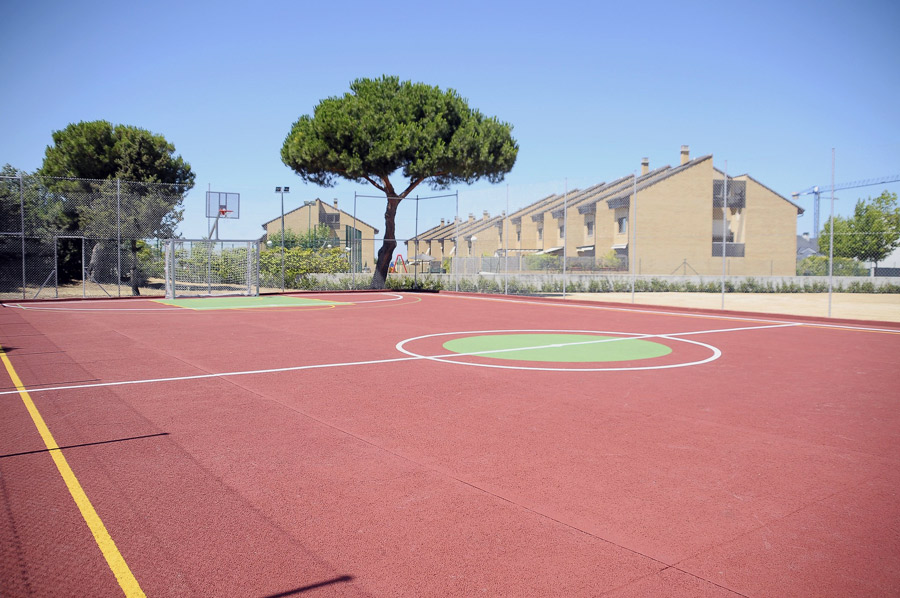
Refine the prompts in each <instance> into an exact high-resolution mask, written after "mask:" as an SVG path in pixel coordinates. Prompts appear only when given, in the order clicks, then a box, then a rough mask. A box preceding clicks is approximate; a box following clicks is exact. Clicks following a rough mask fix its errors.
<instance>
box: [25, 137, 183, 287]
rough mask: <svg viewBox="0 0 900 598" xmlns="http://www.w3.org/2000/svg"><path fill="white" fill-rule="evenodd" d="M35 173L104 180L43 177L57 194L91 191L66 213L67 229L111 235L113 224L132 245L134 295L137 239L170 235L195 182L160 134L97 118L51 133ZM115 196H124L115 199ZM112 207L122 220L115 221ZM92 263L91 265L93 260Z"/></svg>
mask: <svg viewBox="0 0 900 598" xmlns="http://www.w3.org/2000/svg"><path fill="white" fill-rule="evenodd" d="M39 174H41V175H43V176H44V177H74V178H79V179H100V180H101V181H105V182H99V183H98V182H91V181H84V180H82V181H71V180H64V179H56V178H54V179H50V178H48V179H45V180H46V184H47V186H48V188H50V189H51V190H52V191H55V192H57V193H62V194H65V193H67V192H73V191H91V192H93V195H92V198H91V201H89V202H85V203H82V204H80V205H78V207H77V208H76V213H74V214H71V213H70V214H69V218H70V219H71V220H72V221H73V222H72V223H71V228H72V229H73V230H80V231H82V232H85V233H88V234H93V235H94V236H96V237H100V238H104V237H105V238H113V237H114V236H115V233H114V232H113V231H114V230H116V227H117V226H118V227H119V230H120V232H121V233H122V235H123V236H124V237H126V238H127V239H128V241H129V243H130V246H131V256H132V259H131V264H132V265H131V272H130V277H129V278H130V282H131V290H132V294H134V295H139V294H140V291H139V290H138V285H139V284H140V279H141V275H140V272H139V268H138V251H139V249H140V245H139V240H140V239H141V238H145V237H168V236H173V235H174V233H175V227H176V226H177V225H178V223H179V222H181V219H182V217H183V210H182V209H181V205H182V202H183V201H184V196H185V194H186V193H187V192H188V191H189V190H190V189H191V188H192V187H193V186H194V173H193V172H191V166H190V164H188V163H187V162H185V161H184V160H183V159H182V158H181V156H178V155H175V147H174V146H173V145H172V144H171V143H169V142H168V141H166V139H165V138H164V137H163V136H162V135H157V134H154V133H151V132H150V131H147V130H146V129H141V128H138V127H133V126H129V125H112V124H111V123H109V122H107V121H104V120H99V121H91V122H79V123H73V124H70V125H69V126H67V127H66V128H65V129H63V130H61V131H54V132H53V145H52V146H48V147H47V150H46V152H45V155H44V162H43V165H42V166H41V168H40V170H39ZM114 179H121V180H124V181H134V182H137V183H148V184H144V185H129V186H128V188H127V189H125V190H122V189H117V188H116V186H115V183H114V182H113V181H114ZM149 183H166V184H167V185H168V186H165V187H163V186H160V185H152V184H149ZM123 191H124V193H123ZM120 197H124V200H123V201H120V202H117V201H116V199H117V198H120ZM117 210H120V216H121V220H117V219H116V213H117ZM95 248H96V246H95ZM95 254H96V252H95ZM92 258H93V256H92ZM91 265H92V267H93V266H94V264H93V259H92V264H91ZM91 270H93V268H91Z"/></svg>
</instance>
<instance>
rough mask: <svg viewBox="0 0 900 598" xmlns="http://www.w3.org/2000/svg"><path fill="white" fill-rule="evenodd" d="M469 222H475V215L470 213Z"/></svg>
mask: <svg viewBox="0 0 900 598" xmlns="http://www.w3.org/2000/svg"><path fill="white" fill-rule="evenodd" d="M469 222H475V214H473V213H472V212H469Z"/></svg>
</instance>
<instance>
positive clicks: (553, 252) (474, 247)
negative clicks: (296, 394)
mask: <svg viewBox="0 0 900 598" xmlns="http://www.w3.org/2000/svg"><path fill="white" fill-rule="evenodd" d="M655 172H656V171H650V172H649V173H647V174H645V175H642V176H640V177H637V180H635V178H634V177H631V178H629V177H625V178H624V179H621V180H618V181H613V182H612V183H608V184H600V185H588V186H586V187H585V188H584V189H583V190H578V189H572V190H570V189H567V188H566V187H562V188H560V189H558V191H557V192H552V190H551V192H550V193H549V194H547V195H544V196H542V197H541V196H538V197H541V198H538V199H536V198H535V197H532V196H531V194H530V193H529V194H528V195H525V194H522V196H521V197H518V198H517V199H518V201H517V203H519V205H523V207H521V208H517V209H512V210H511V209H510V207H509V202H510V200H509V197H508V195H507V197H506V200H505V202H502V201H501V202H498V201H496V200H486V199H485V198H484V197H483V196H481V195H479V194H478V193H469V194H454V195H445V196H438V197H436V198H421V199H420V198H407V199H406V200H404V203H403V207H402V209H401V211H400V212H398V231H399V230H403V231H408V232H409V233H414V234H409V235H408V236H406V237H405V238H398V239H397V249H396V251H395V252H394V253H395V255H394V256H392V268H391V273H390V275H389V276H388V280H387V284H388V287H389V288H423V289H445V290H464V291H478V292H491V293H509V294H513V293H515V294H558V293H563V294H566V293H579V292H588V293H599V292H632V293H634V292H661V291H681V292H684V291H688V292H705V293H717V292H718V293H722V294H723V295H724V293H727V292H744V293H773V292H814V293H824V292H828V291H831V290H834V291H853V292H898V291H900V278H898V275H900V267H897V264H898V259H897V256H896V254H893V255H892V254H891V251H893V247H895V246H896V244H897V237H898V235H900V232H898V231H897V230H896V229H897V227H896V226H895V227H893V228H891V226H890V222H888V223H887V225H886V226H887V227H886V228H885V227H884V226H882V224H879V222H878V221H876V220H873V219H872V218H870V220H872V221H871V222H868V224H867V221H866V218H867V217H868V216H867V215H866V213H865V211H862V212H861V213H860V214H856V215H854V216H853V217H850V216H845V217H844V218H841V217H838V218H836V219H835V224H834V230H833V231H832V230H831V225H830V222H831V221H830V220H829V221H828V223H826V226H825V227H824V229H823V230H822V231H819V235H817V236H813V237H809V236H796V235H795V232H794V231H795V230H796V223H795V221H796V218H797V214H796V209H795V208H792V207H791V206H790V204H789V202H784V201H783V198H777V197H776V198H775V199H774V200H771V201H773V202H774V203H773V205H775V207H787V210H786V213H785V215H784V216H783V217H782V220H783V221H784V222H781V221H777V220H775V219H771V220H770V221H768V222H767V221H766V220H765V219H766V218H771V217H770V215H769V214H767V213H764V212H760V211H753V210H754V209H755V208H754V207H753V203H752V202H753V201H755V198H754V196H752V194H751V191H750V185H751V184H752V182H748V181H744V185H743V186H742V185H740V184H738V183H740V182H741V181H735V180H733V179H729V183H728V186H727V189H728V190H727V192H726V186H725V185H723V184H722V182H721V181H718V180H716V181H713V182H712V183H711V184H709V185H708V187H709V189H708V197H706V198H704V199H703V201H704V205H703V206H699V207H698V208H697V214H696V218H695V220H684V218H687V216H684V215H682V214H680V215H679V218H682V219H683V220H682V221H678V220H677V219H676V218H674V217H672V216H670V215H668V214H666V213H656V212H655V210H657V209H656V208H654V207H653V202H654V201H657V200H656V199H655V198H654V196H653V194H652V193H653V192H654V189H655V188H654V187H652V186H649V185H647V186H644V187H642V184H643V183H642V181H644V180H645V179H646V180H647V181H651V180H652V179H653V178H654V177H656V178H659V179H660V180H663V179H664V176H665V173H659V174H654V173H655ZM651 182H652V181H651ZM707 182H708V181H707ZM704 186H707V185H706V183H704ZM186 192H187V190H186V189H184V188H180V187H178V186H175V185H164V184H153V183H135V182H128V181H121V180H103V181H97V180H79V179H57V178H46V177H39V176H34V175H21V176H15V177H11V176H4V177H0V298H3V299H16V298H18V299H32V298H38V299H44V298H63V297H120V296H131V295H138V294H139V295H142V296H163V295H164V294H165V292H166V263H165V256H166V245H165V243H166V241H165V240H166V239H169V238H172V237H176V236H177V235H176V234H175V228H176V225H177V224H178V222H179V221H180V219H181V210H182V202H183V200H184V197H185V194H186ZM754 192H755V193H757V194H759V191H758V190H757V191H754ZM717 193H722V194H723V196H724V195H725V194H726V193H727V194H728V198H727V200H725V199H722V200H719V199H717V196H716V194H717ZM769 193H771V192H769ZM363 197H364V196H359V199H360V204H362V198H363ZM635 197H636V201H633V200H632V198H635ZM748 198H750V199H748ZM383 201H384V200H383V199H378V198H373V199H372V201H371V202H370V204H371V207H370V213H369V214H368V215H366V214H365V213H363V217H365V218H366V219H367V220H368V221H370V222H373V223H377V215H373V214H375V208H378V209H383ZM663 201H668V199H666V198H663ZM673 201H674V200H673ZM307 203H313V202H307ZM356 204H357V198H356V197H354V200H353V204H350V203H349V202H345V203H343V204H342V208H343V209H344V210H347V213H342V214H341V215H340V216H336V215H335V214H337V212H338V210H337V205H338V204H337V200H335V203H334V207H333V209H332V208H331V207H328V206H326V207H328V209H329V210H330V211H328V212H326V211H324V208H323V209H322V210H319V209H316V210H315V211H312V212H311V214H309V213H303V214H302V216H300V217H299V220H298V221H299V222H300V224H299V225H298V226H299V229H298V228H297V227H294V226H293V225H290V222H289V225H290V226H289V230H287V231H286V233H285V235H286V236H285V239H284V241H285V243H284V249H283V250H282V239H281V238H280V237H278V236H274V235H272V234H269V236H268V237H262V238H261V239H260V240H259V242H256V241H250V242H249V243H251V245H250V246H247V248H246V249H241V253H240V255H241V257H240V259H239V260H238V261H239V262H240V264H241V266H242V267H243V265H244V263H245V257H246V256H251V255H253V254H254V252H255V253H257V254H258V260H256V258H253V260H256V261H254V262H253V266H252V267H251V268H255V269H256V270H255V272H254V271H248V272H247V273H246V274H245V275H244V278H241V279H240V280H239V281H237V282H235V281H233V280H232V277H233V273H231V272H230V271H229V272H225V271H224V270H225V269H234V264H232V263H231V262H229V261H228V260H225V259H222V258H218V257H217V258H216V259H213V258H212V257H210V256H209V255H206V254H203V255H204V256H205V259H199V258H198V264H199V266H196V267H195V268H194V269H193V270H192V273H191V275H190V276H191V278H190V283H189V284H190V285H194V286H193V287H191V288H196V289H202V287H203V286H204V285H205V286H206V288H207V290H208V291H209V290H210V289H211V288H212V287H213V286H216V287H217V288H220V289H221V290H223V292H224V291H228V290H229V289H231V287H234V288H238V287H240V289H239V291H240V292H245V291H244V287H245V286H249V288H251V291H252V289H253V288H258V289H259V292H274V291H281V290H282V289H284V290H293V289H304V290H342V289H360V288H368V287H369V286H370V285H371V282H372V274H373V272H372V271H373V269H374V266H375V263H374V259H375V256H376V254H377V252H378V249H379V248H380V247H381V244H382V242H383V238H379V237H377V236H372V235H371V234H363V233H362V231H361V229H363V226H362V225H361V224H359V222H358V220H357V205H356ZM782 204H783V205H782ZM303 205H306V204H303ZM351 205H352V207H351ZM698 205H699V204H698ZM378 206H381V207H380V208H379V207H378ZM484 208H491V209H492V211H493V213H494V215H493V216H491V214H489V213H488V210H487V209H484ZM360 212H362V207H360ZM479 212H480V213H481V214H482V216H481V217H475V214H478V213H479ZM465 213H468V218H467V219H466V218H465V216H464V214H465ZM274 216H276V219H277V215H274ZM691 217H692V218H694V216H691ZM329 219H330V220H329ZM761 224H765V226H760V225H761ZM879 226H881V227H882V228H879ZM317 227H318V228H317ZM276 228H278V229H279V230H280V224H279V225H278V226H277V227H276ZM304 228H307V229H308V230H304ZM769 229H771V231H774V230H776V229H778V230H779V231H780V232H778V237H777V238H776V237H775V236H774V233H772V232H771V231H770V230H769ZM369 230H370V231H371V230H372V229H371V228H370V229H369ZM261 232H262V231H261ZM375 232H376V233H377V231H375ZM832 239H833V241H832ZM226 249H227V250H226V251H225V253H224V254H223V255H227V256H231V255H232V254H235V255H237V252H236V250H234V249H233V248H226ZM204 251H205V249H204ZM194 253H197V255H200V253H202V251H199V250H198V252H194ZM207 253H208V252H207ZM201 262H202V263H201ZM185 263H187V262H185ZM248 281H249V282H248ZM214 283H215V285H214ZM722 303H723V306H724V303H725V302H724V298H723V301H722Z"/></svg>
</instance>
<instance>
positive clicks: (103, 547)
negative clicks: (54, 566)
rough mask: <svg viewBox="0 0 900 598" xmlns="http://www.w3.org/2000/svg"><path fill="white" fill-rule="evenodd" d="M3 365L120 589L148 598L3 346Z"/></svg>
mask: <svg viewBox="0 0 900 598" xmlns="http://www.w3.org/2000/svg"><path fill="white" fill-rule="evenodd" d="M0 361H3V365H4V366H5V367H6V372H7V374H9V378H10V380H12V383H13V384H14V385H15V387H16V389H17V390H18V391H19V396H20V397H22V402H23V403H25V408H26V409H27V410H28V413H29V414H30V415H31V420H32V421H33V422H34V425H35V427H36V428H37V430H38V433H39V434H40V435H41V438H42V439H43V440H44V445H45V446H46V447H47V450H48V451H49V452H50V456H51V457H52V458H53V462H54V463H55V464H56V468H57V469H58V470H59V473H60V475H62V478H63V481H65V483H66V487H67V488H68V489H69V493H70V494H71V495H72V499H73V500H74V501H75V504H76V505H77V506H78V510H79V511H81V516H82V517H84V521H85V523H87V525H88V528H90V530H91V533H92V534H93V535H94V540H95V541H96V542H97V546H99V547H100V552H102V553H103V556H104V558H105V559H106V562H107V564H109V568H110V569H112V572H113V574H114V575H115V576H116V580H118V582H119V586H120V587H121V588H122V590H123V591H124V592H125V595H126V596H128V597H129V598H132V597H134V598H138V597H142V598H143V597H145V596H146V595H145V594H144V591H143V590H142V589H141V586H140V584H138V581H137V579H135V577H134V575H133V574H132V573H131V569H129V568H128V563H126V562H125V559H124V558H123V557H122V553H120V552H119V549H118V548H117V547H116V543H115V542H113V539H112V536H110V535H109V532H108V531H107V530H106V526H105V525H103V521H101V520H100V516H99V515H97V511H96V510H94V506H93V505H92V504H91V501H90V500H89V499H88V497H87V494H85V492H84V488H82V487H81V483H80V482H79V481H78V478H76V477H75V473H74V472H73V471H72V468H71V467H69V463H68V461H66V458H65V456H63V454H62V451H61V450H60V448H59V445H58V444H56V440H55V439H54V438H53V434H51V433H50V428H48V427H47V424H46V423H45V422H44V418H43V417H41V414H40V412H39V411H38V409H37V407H36V406H35V404H34V401H32V400H31V396H29V394H28V391H26V390H25V385H24V384H22V380H21V379H20V378H19V375H18V374H17V373H16V370H15V369H14V368H13V365H12V362H11V361H10V360H9V357H7V355H6V351H5V350H4V349H3V347H2V346H0Z"/></svg>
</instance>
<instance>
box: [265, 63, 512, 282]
mask: <svg viewBox="0 0 900 598" xmlns="http://www.w3.org/2000/svg"><path fill="white" fill-rule="evenodd" d="M518 150H519V148H518V145H517V143H516V141H515V139H513V137H512V126H511V125H510V124H508V123H504V122H501V121H499V120H498V119H497V118H496V117H486V116H484V115H483V114H482V113H481V112H479V111H478V110H476V109H473V108H470V107H469V105H468V102H467V101H466V100H465V99H463V98H462V97H461V96H460V95H459V94H458V93H457V92H456V91H454V90H452V89H448V90H446V91H443V90H441V89H440V88H438V87H434V86H430V85H426V84H424V83H412V82H410V81H402V82H401V81H400V79H399V78H398V77H391V76H383V77H381V78H378V79H357V80H356V81H354V82H353V83H351V85H350V92H348V93H346V94H344V95H343V96H341V97H331V98H327V99H325V100H322V101H321V102H319V104H318V105H317V106H316V108H315V110H314V112H313V115H312V116H309V115H304V116H301V117H300V119H299V120H298V121H297V122H295V123H294V125H293V127H292V128H291V131H290V133H288V135H287V138H286V139H285V141H284V145H283V146H282V148H281V159H282V161H283V162H284V163H285V164H286V165H287V166H288V167H290V168H291V169H292V170H294V172H296V173H297V174H298V175H300V177H301V178H302V179H303V180H305V181H307V182H310V183H314V184H316V185H321V186H325V187H330V186H334V185H335V183H336V181H337V179H339V178H343V179H346V180H349V181H354V182H359V183H369V184H371V185H373V186H374V187H375V188H377V189H379V190H380V191H382V192H383V193H384V194H385V197H386V199H387V209H386V210H385V237H384V238H385V240H384V244H383V245H382V247H381V250H379V252H378V259H377V262H376V268H375V276H374V278H373V283H372V284H373V287H377V288H382V287H383V286H384V282H385V279H386V277H387V272H388V268H389V266H390V259H391V256H392V252H393V250H394V248H395V247H396V245H397V243H396V239H395V238H394V218H395V215H396V210H397V206H398V205H399V203H400V201H402V200H403V199H404V198H405V197H407V196H408V195H409V194H410V193H411V192H412V191H413V190H414V189H415V188H416V187H418V186H419V185H420V184H421V183H423V182H425V181H428V184H429V185H430V187H431V188H432V189H446V188H448V187H449V186H450V185H452V184H457V183H466V184H471V183H474V182H475V181H477V180H479V179H482V178H484V179H487V180H488V181H490V182H491V183H498V182H500V181H502V180H503V178H504V176H505V175H506V173H508V172H509V171H510V170H512V167H513V165H514V164H515V161H516V156H517V154H518ZM398 171H399V173H400V174H401V175H402V176H403V177H404V178H405V179H406V181H405V183H404V186H403V188H402V190H401V191H399V192H398V191H397V188H395V186H394V184H393V183H392V181H391V178H390V177H391V176H394V175H395V173H397V172H398Z"/></svg>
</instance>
